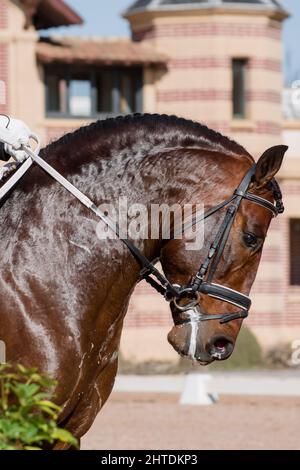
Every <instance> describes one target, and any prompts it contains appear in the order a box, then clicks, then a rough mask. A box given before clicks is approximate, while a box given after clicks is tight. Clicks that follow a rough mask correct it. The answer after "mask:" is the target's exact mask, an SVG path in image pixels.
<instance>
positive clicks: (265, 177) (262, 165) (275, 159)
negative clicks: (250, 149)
mask: <svg viewBox="0 0 300 470" xmlns="http://www.w3.org/2000/svg"><path fill="white" fill-rule="evenodd" d="M287 149H288V147H287V146H286V145H275V147H270V148H269V149H268V150H266V151H265V152H264V153H263V154H262V156H261V157H260V159H259V160H258V162H257V163H256V169H255V174H254V180H255V182H256V183H257V184H258V185H259V186H262V185H264V184H266V183H267V182H268V181H270V180H271V179H272V178H273V177H274V176H275V175H276V173H277V172H278V171H279V169H280V167H281V163H282V160H283V157H284V154H285V152H286V151H287Z"/></svg>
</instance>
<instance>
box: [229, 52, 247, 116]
mask: <svg viewBox="0 0 300 470" xmlns="http://www.w3.org/2000/svg"><path fill="white" fill-rule="evenodd" d="M247 65H248V61H247V60H246V59H233V61H232V109H233V117H234V118H240V119H244V118H245V117H246V71H247Z"/></svg>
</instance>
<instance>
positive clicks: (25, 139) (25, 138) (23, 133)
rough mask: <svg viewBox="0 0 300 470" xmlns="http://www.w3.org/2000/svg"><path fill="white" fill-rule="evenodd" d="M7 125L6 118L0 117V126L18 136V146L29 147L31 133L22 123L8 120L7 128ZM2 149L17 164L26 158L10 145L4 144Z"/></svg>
mask: <svg viewBox="0 0 300 470" xmlns="http://www.w3.org/2000/svg"><path fill="white" fill-rule="evenodd" d="M7 124H8V118H7V117H6V116H0V126H1V127H5V128H7V129H8V130H11V131H12V132H13V133H14V134H16V135H18V144H19V146H20V147H21V145H29V143H30V136H31V134H32V132H31V130H30V129H29V127H27V126H26V124H25V123H24V122H23V121H21V120H19V119H13V118H10V121H9V124H8V126H7ZM4 149H5V152H6V153H7V154H8V155H10V156H11V157H13V159H14V160H16V161H18V162H23V161H24V160H26V158H27V154H26V153H25V152H24V151H23V150H16V149H14V148H13V147H12V146H11V145H8V144H5V147H4Z"/></svg>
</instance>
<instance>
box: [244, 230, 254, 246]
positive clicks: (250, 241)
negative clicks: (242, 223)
mask: <svg viewBox="0 0 300 470" xmlns="http://www.w3.org/2000/svg"><path fill="white" fill-rule="evenodd" d="M243 241H244V243H245V245H246V246H248V247H249V248H256V246H257V244H258V237H257V236H256V235H253V233H244V234H243Z"/></svg>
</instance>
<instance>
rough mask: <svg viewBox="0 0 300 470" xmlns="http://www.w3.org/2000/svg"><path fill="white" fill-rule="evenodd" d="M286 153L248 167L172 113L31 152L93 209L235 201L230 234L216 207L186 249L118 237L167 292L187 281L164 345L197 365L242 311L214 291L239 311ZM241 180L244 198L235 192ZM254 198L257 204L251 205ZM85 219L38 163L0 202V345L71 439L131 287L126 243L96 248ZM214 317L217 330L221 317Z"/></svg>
mask: <svg viewBox="0 0 300 470" xmlns="http://www.w3.org/2000/svg"><path fill="white" fill-rule="evenodd" d="M285 150H286V147H284V146H277V147H273V148H271V149H269V150H268V151H266V152H265V153H264V154H263V156H262V157H261V158H260V159H259V161H258V163H257V164H256V166H254V163H255V162H254V160H253V158H252V157H251V156H250V155H249V153H248V152H247V151H246V150H245V149H244V148H243V147H241V146H240V145H238V144H237V143H236V142H234V141H232V140H230V139H228V138H227V137H224V136H222V135H221V134H219V133H217V132H214V131H213V130H210V129H208V128H207V127H206V126H203V125H200V124H198V123H195V122H192V121H187V120H184V119H179V118H177V117H174V116H164V115H163V116H161V115H133V116H127V117H121V118H117V119H108V120H106V121H99V122H97V123H94V124H91V125H90V126H87V127H85V128H81V129H79V130H78V131H76V132H74V133H72V134H68V135H66V136H64V137H62V138H61V139H59V140H58V141H57V142H54V143H52V144H50V145H49V146H48V147H46V149H44V150H43V151H42V152H41V156H42V157H43V158H44V159H45V160H46V161H47V162H48V163H49V164H50V165H52V166H53V167H54V168H55V169H56V170H57V171H58V172H60V173H61V174H62V175H63V176H65V177H66V178H67V179H68V180H69V182H70V183H72V184H73V185H74V186H76V188H78V189H79V190H81V191H82V192H84V193H85V194H86V195H87V196H88V197H89V198H91V199H92V200H93V201H94V206H93V207H94V209H95V208H97V206H98V207H99V206H101V205H103V204H106V203H111V204H113V205H117V201H118V199H119V198H120V197H121V196H122V197H123V196H124V197H126V198H127V202H128V206H129V207H130V206H132V205H134V204H135V203H137V202H143V204H144V205H145V206H146V207H147V208H150V207H151V206H152V205H153V204H163V203H164V204H166V205H168V206H172V205H173V204H179V205H182V206H183V205H184V204H198V203H203V204H204V205H205V208H212V207H214V206H215V205H216V204H219V203H220V202H221V201H225V200H227V199H228V198H229V199H230V202H231V203H234V204H236V203H237V202H238V205H236V207H235V212H234V217H232V218H231V219H230V221H229V222H230V223H229V224H228V227H229V228H230V230H227V229H226V227H225V229H226V230H224V231H223V232H222V233H221V232H220V227H222V226H223V225H224V224H223V221H224V219H223V217H224V213H225V214H226V210H227V209H226V207H225V206H224V204H223V206H222V208H221V207H220V210H218V211H214V212H213V213H211V216H210V217H208V218H207V219H206V223H205V233H204V235H205V236H204V244H203V247H201V248H200V247H199V249H196V250H193V251H191V250H187V249H186V243H185V242H186V240H185V239H184V238H182V239H172V240H164V239H163V238H162V237H158V238H155V239H153V238H151V237H144V238H139V239H136V240H134V241H133V240H131V242H132V244H134V245H135V246H136V248H138V250H139V253H141V254H142V256H144V258H145V259H148V260H153V259H156V258H160V260H161V263H162V267H163V270H164V273H165V275H166V282H167V283H168V286H169V287H170V286H171V289H172V290H173V294H174V291H175V290H176V289H177V288H178V287H176V286H188V285H190V284H191V280H194V281H195V283H193V287H195V286H196V287H197V289H195V290H194V291H193V296H192V297H193V298H192V299H190V298H189V296H190V294H189V292H188V291H187V290H184V292H183V293H184V295H180V296H179V298H176V299H175V298H174V299H172V298H169V299H168V300H170V301H171V309H172V314H173V319H174V327H173V329H172V331H171V332H170V334H169V341H170V343H171V344H172V345H173V346H174V348H175V349H176V351H178V352H179V353H180V354H183V355H186V356H189V357H191V358H192V359H193V360H197V361H198V362H199V363H201V364H207V363H209V362H211V361H212V360H214V359H225V358H226V357H228V356H229V355H230V354H231V352H232V350H233V346H234V343H235V340H236V337H237V335H238V332H239V329H240V327H241V323H242V318H243V315H241V314H240V312H239V310H240V308H239V307H236V306H234V305H232V304H228V302H227V303H225V302H224V296H225V297H226V299H227V300H228V299H229V297H230V295H231V294H230V292H233V294H232V295H231V300H232V299H233V300H234V299H238V302H240V303H241V305H242V307H245V305H246V304H247V305H248V303H247V299H246V295H248V294H249V291H250V288H251V285H252V283H253V281H254V278H255V275H256V272H257V269H258V265H259V260H260V256H261V252H262V248H263V242H264V240H265V238H266V234H267V230H268V227H269V224H270V221H271V219H272V211H271V210H267V209H266V204H267V201H269V202H268V203H269V205H270V207H271V206H272V207H273V204H272V203H273V201H274V200H275V201H276V202H277V211H278V212H281V211H282V207H281V197H280V190H279V187H278V185H277V183H276V182H275V180H274V176H275V174H276V173H277V172H278V170H279V168H280V165H281V162H282V158H283V155H284V152H285ZM251 169H253V172H252V173H251V174H250V173H249V171H252V170H251ZM245 175H248V176H247V178H249V180H248V179H247V188H246V189H247V198H246V197H244V196H245V194H244V193H245V191H244V193H243V194H244V195H243V196H241V191H242V189H241V187H240V184H241V182H242V181H245V179H244V178H245ZM250 176H251V178H250ZM237 188H238V191H236V192H235V190H236V189H237ZM231 196H234V198H233V199H234V200H233V199H231ZM254 196H255V198H256V199H255V201H253V198H254ZM251 198H252V200H251ZM258 198H260V201H261V203H262V201H264V203H262V204H261V205H259V204H258V203H257V201H258ZM270 207H269V208H270ZM149 213H150V211H149ZM134 218H135V215H134V214H131V215H129V219H131V220H134ZM225 220H226V221H227V219H225ZM97 222H98V220H97V218H96V217H95V210H94V211H93V212H91V211H89V210H88V209H87V208H86V207H84V206H83V205H81V204H80V202H79V201H78V200H76V198H74V197H73V196H72V195H71V194H69V193H68V192H67V191H66V190H65V188H63V187H62V186H61V185H60V184H58V183H57V182H55V181H54V180H52V179H51V178H50V177H49V175H47V174H45V173H44V172H43V171H42V170H41V168H39V167H38V166H33V167H32V168H31V169H30V170H29V171H28V173H27V174H26V175H25V176H24V177H23V179H22V180H21V181H20V182H19V183H18V185H17V187H16V188H15V189H14V190H13V191H12V193H11V194H10V196H9V197H7V198H6V199H5V200H2V201H1V207H0V252H1V263H0V298H1V310H0V340H2V341H4V342H5V345H6V351H7V361H9V362H12V363H16V362H17V363H23V364H24V365H28V366H36V367H38V368H39V369H40V370H41V371H47V372H48V373H50V374H51V375H52V376H53V377H54V378H56V379H57V381H58V387H57V390H56V397H57V398H56V400H57V403H58V404H60V405H61V406H62V407H63V411H62V413H61V417H60V422H61V425H63V426H65V427H66V428H67V429H69V430H70V431H71V432H73V433H74V434H75V436H76V437H81V436H82V435H83V434H84V433H85V432H86V431H87V430H88V429H89V427H90V426H91V424H92V422H93V421H94V419H95V416H96V414H97V413H98V411H99V410H100V408H101V407H102V406H103V404H104V403H105V401H106V400H107V398H108V396H109V394H110V392H111V390H112V387H113V383H114V378H115V375H116V371H117V363H118V351H119V344H120V336H121V331H122V327H123V320H124V316H125V314H126V310H127V307H128V303H129V300H130V297H131V295H132V292H133V290H134V287H135V285H136V284H137V283H138V282H139V281H140V279H141V276H140V270H141V266H140V264H139V262H138V261H137V259H136V258H135V257H134V256H132V252H130V250H129V249H128V246H126V244H124V243H123V242H122V241H121V240H120V239H118V237H108V238H105V239H99V236H96V234H97V233H98V232H97V230H96V229H97ZM104 225H105V224H102V227H101V229H102V228H103V227H104ZM223 228H224V227H223ZM220 233H221V235H222V236H221V237H219V238H220V240H219V241H220V246H221V248H222V249H221V250H219V249H217V251H216V252H214V253H213V256H212V262H213V263H214V264H215V266H214V265H213V264H210V263H209V265H208V268H209V269H207V270H206V272H205V273H204V274H205V276H204V277H203V279H204V282H207V279H206V276H207V277H208V278H209V276H210V275H211V273H213V279H212V280H211V281H212V282H209V283H208V284H209V286H208V287H209V289H210V290H209V291H208V294H210V295H206V293H205V292H203V289H202V290H201V289H200V290H199V289H198V284H197V283H196V280H195V276H196V275H197V274H198V269H199V263H200V262H201V263H202V264H204V265H205V260H206V259H207V256H208V255H210V254H211V249H210V248H211V245H212V244H213V242H214V240H216V238H217V235H218V234H220ZM224 242H225V243H224ZM217 248H219V246H218V247H217ZM215 260H216V261H215ZM197 282H198V281H197ZM213 283H214V284H215V285H213ZM205 285H206V286H207V284H205V283H204V284H203V283H202V287H203V286H205ZM216 286H217V287H216ZM218 286H219V287H218ZM220 286H221V288H220ZM212 289H214V296H212V295H211V294H212ZM216 289H218V290H219V291H220V296H221V297H220V296H219V297H220V298H219V299H217V298H216ZM176 292H177V291H176ZM173 294H172V295H173ZM222 299H223V300H222ZM238 302H237V303H238ZM235 303H236V302H235ZM187 306H188V308H187ZM219 314H221V322H220V320H219V319H216V317H215V315H217V316H218V315H219ZM224 314H226V320H230V321H228V322H227V321H226V322H225V323H224V322H222V319H223V320H224V319H225V317H224ZM200 317H201V321H198V320H199V319H200ZM204 319H206V320H207V319H209V321H203V320H204Z"/></svg>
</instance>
